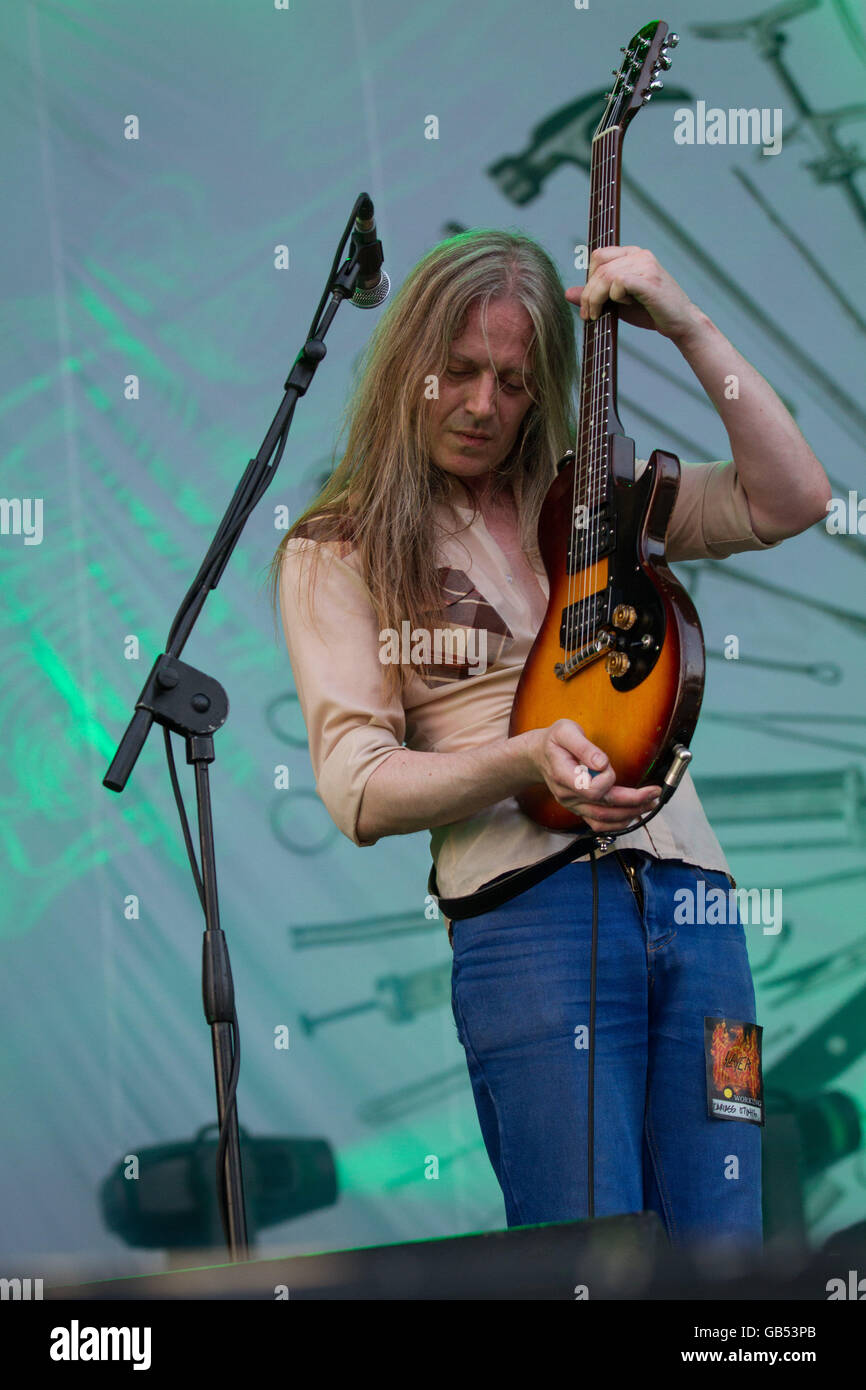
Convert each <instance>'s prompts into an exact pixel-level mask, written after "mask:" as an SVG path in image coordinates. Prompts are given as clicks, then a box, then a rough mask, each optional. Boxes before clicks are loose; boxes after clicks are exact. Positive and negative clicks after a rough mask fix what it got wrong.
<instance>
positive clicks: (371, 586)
mask: <svg viewBox="0 0 866 1390" xmlns="http://www.w3.org/2000/svg"><path fill="white" fill-rule="evenodd" d="M609 299H610V300H612V301H613V302H614V303H615V304H616V305H617V309H618V313H619V317H620V318H622V319H624V320H625V321H626V322H628V323H631V324H633V325H635V326H638V327H641V328H644V329H646V330H648V331H654V332H656V333H659V334H661V335H662V336H663V337H666V338H668V339H670V341H671V342H673V343H674V344H675V345H676V347H677V348H678V349H679V351H680V352H681V353H682V355H683V357H684V358H685V360H686V362H687V363H688V364H689V366H690V367H691V369H692V371H693V372H694V373H695V375H696V377H697V378H698V380H699V382H700V383H701V385H702V386H703V388H704V390H705V391H706V393H707V395H708V397H709V398H710V400H711V401H712V403H713V404H714V406H715V407H716V409H717V410H718V412H719V414H720V416H721V418H722V421H723V423H724V425H725V428H726V430H727V433H728V437H729V441H730V446H731V458H730V459H729V460H722V461H719V462H713V463H703V464H691V465H689V464H687V465H684V467H683V471H682V478H681V483H680V488H679V492H678V495H677V500H676V503H675V506H674V509H673V512H672V515H671V519H670V524H669V527H668V533H667V543H666V554H667V559H668V560H672V561H677V560H688V559H696V558H701V557H713V558H724V557H725V556H727V555H730V554H733V553H735V552H738V551H743V550H763V549H769V548H771V547H773V546H775V545H778V544H779V543H780V541H781V540H782V539H784V538H786V537H789V536H793V535H796V534H798V533H799V532H801V531H803V530H805V529H806V528H807V527H808V526H810V525H812V524H814V523H815V522H816V521H817V520H819V519H820V518H821V517H823V516H824V515H825V511H826V503H827V501H828V499H829V497H830V486H829V482H828V480H827V477H826V474H825V473H824V470H823V469H822V467H821V465H820V463H819V462H818V460H817V459H816V457H815V455H814V454H813V453H812V451H811V449H810V448H809V446H808V445H807V443H806V441H805V440H804V439H803V437H802V435H801V434H800V432H799V430H798V429H797V426H796V425H795V423H794V421H793V420H792V418H791V416H790V414H789V413H788V411H787V410H786V409H785V407H784V406H783V404H782V402H781V401H780V400H779V398H778V397H777V396H776V394H775V393H774V392H773V390H772V389H771V388H770V386H769V385H768V383H767V382H766V381H765V380H764V379H763V377H761V376H760V374H759V373H758V372H757V371H756V370H755V369H754V368H753V367H751V366H750V365H749V364H748V363H747V362H746V361H745V360H744V359H743V358H742V357H741V356H740V354H739V353H738V352H737V351H736V350H735V348H734V347H733V346H732V345H731V344H730V343H729V342H728V341H727V340H726V339H725V338H724V336H723V335H722V334H721V333H720V331H719V330H718V328H716V327H715V325H714V324H713V323H712V322H711V321H710V319H709V318H708V317H707V316H706V315H705V314H704V313H703V312H702V311H701V310H700V309H698V308H697V306H696V305H694V304H693V303H692V302H691V301H690V300H689V298H688V296H687V295H686V294H685V293H684V291H683V290H682V289H681V287H680V286H679V285H678V284H677V283H676V281H674V280H673V279H672V277H671V276H670V275H668V274H667V272H666V271H665V270H664V269H663V268H662V267H661V266H660V265H659V264H658V262H657V261H656V260H655V258H654V257H653V256H652V254H651V253H650V252H648V251H646V250H642V249H641V248H638V247H618V246H617V247H607V248H605V249H603V250H600V251H597V252H595V253H594V254H593V256H592V258H591V261H590V266H589V273H588V276H587V281H586V284H585V285H584V286H582V287H575V288H572V289H568V290H565V289H564V287H563V283H562V281H561V279H560V277H559V275H558V273H557V270H556V268H555V266H554V264H553V262H552V261H551V259H550V257H549V256H548V255H547V254H546V253H545V251H544V250H543V249H542V248H541V247H540V246H539V245H538V244H537V243H535V242H534V241H532V240H531V239H530V238H529V237H526V236H523V235H519V234H515V233H510V232H505V231H491V230H476V231H471V232H467V233H464V234H462V235H460V236H456V237H452V238H450V239H449V240H447V241H445V242H442V243H440V244H439V245H437V246H435V247H434V248H433V249H432V250H431V251H430V252H429V253H428V254H427V255H426V256H425V257H424V258H423V259H422V260H421V261H420V262H419V263H418V265H417V266H416V267H415V268H414V269H413V270H412V272H411V273H410V274H409V276H408V277H407V279H406V281H405V283H404V284H403V286H402V289H401V290H400V292H399V294H398V295H397V296H396V298H395V299H394V301H393V302H392V304H391V305H390V307H389V308H388V309H387V310H386V312H385V313H384V314H383V316H382V318H381V319H380V321H379V323H378V325H377V328H376V330H375V332H374V334H373V335H372V339H371V342H370V344H369V347H368V350H367V354H366V359H365V363H364V368H363V372H362V374H361V376H360V379H359V382H358V385H357V387H356V389H355V392H354V395H353V397H352V400H351V402H350V406H349V413H348V420H349V430H348V437H347V442H346V448H345V451H344V453H343V456H342V460H341V462H340V463H339V465H338V467H337V468H336V469H335V471H334V472H333V474H332V475H331V477H330V478H329V480H328V482H327V484H326V485H325V487H324V488H323V490H322V491H321V492H320V494H319V495H318V496H317V497H316V498H315V500H314V502H313V503H312V504H311V505H310V506H309V507H308V508H307V509H306V510H305V512H304V513H303V515H302V516H301V517H300V518H299V519H298V520H297V521H296V522H295V523H294V525H293V526H292V527H291V529H290V531H289V532H288V534H287V536H286V537H285V538H284V540H283V542H282V543H281V545H280V547H279V549H278V551H277V554H276V555H275V557H274V564H273V567H272V578H273V585H274V590H273V592H274V597H275V598H276V596H277V594H279V597H280V602H281V608H282V617H283V626H284V631H285V636H286V642H287V645H288V649H289V655H290V659H291V664H292V669H293V672H294V676H295V684H296V688H297V693H298V699H299V701H300V705H301V709H302V712H303V715H304V719H305V722H306V727H307V733H308V737H309V744H310V754H311V759H312V763H313V769H314V772H315V776H316V786H317V790H318V793H319V795H320V797H321V799H322V801H323V802H324V804H325V806H326V807H327V809H328V811H329V813H330V815H331V817H332V818H333V820H334V821H335V823H336V824H337V825H338V826H339V828H340V829H341V830H342V831H343V833H344V834H345V835H347V836H348V838H349V839H351V840H352V841H353V843H354V844H356V845H365V846H366V845H373V844H375V843H376V842H377V841H378V840H379V839H381V838H382V837H383V836H386V835H406V834H411V833H413V832H415V831H417V830H421V829H428V830H429V831H430V832H431V852H432V855H433V860H434V863H435V866H436V880H437V884H438V887H439V891H440V893H441V895H442V897H443V900H444V899H448V898H452V897H460V896H464V895H466V894H471V893H473V892H475V891H476V890H477V889H478V888H480V887H481V886H482V885H484V884H487V883H489V882H490V881H491V880H492V879H495V878H498V877H499V876H500V875H502V874H503V873H505V872H506V871H508V870H511V869H516V868H519V867H522V866H524V865H530V864H534V863H537V862H538V861H539V860H541V859H543V858H545V857H546V856H547V855H550V854H551V853H552V852H553V851H554V850H556V849H558V848H560V846H561V845H562V838H561V836H558V835H557V834H556V833H554V832H552V831H548V830H546V829H545V828H544V827H542V826H540V825H537V824H536V823H535V822H534V821H532V820H530V819H529V817H527V816H526V815H524V814H523V812H522V811H521V809H520V807H519V806H518V803H517V801H516V797H517V795H518V794H519V793H520V792H521V791H522V790H523V789H524V788H526V787H528V786H532V785H536V784H539V783H546V785H547V787H548V789H549V790H550V792H551V793H552V794H553V796H554V797H555V798H556V799H557V800H558V801H559V802H561V804H562V805H563V806H565V807H567V808H568V810H570V811H572V812H574V813H575V814H577V815H580V816H581V817H583V819H584V820H585V821H586V823H587V824H588V825H589V826H590V827H591V829H592V830H594V831H597V832H599V833H600V834H605V833H606V834H608V835H611V834H612V833H613V832H621V831H623V830H625V829H626V827H628V826H630V825H631V824H632V823H633V822H634V821H635V820H637V819H638V818H639V817H640V816H641V815H643V814H644V813H645V812H647V811H648V810H650V809H651V808H653V807H654V806H655V805H656V804H657V798H658V795H659V792H660V788H659V787H658V786H654V787H653V786H650V787H646V788H641V789H636V788H630V787H622V786H618V785H617V784H616V779H615V776H614V772H613V769H612V768H611V766H610V764H609V761H608V758H607V756H606V754H605V751H604V747H603V746H601V747H598V746H596V745H595V744H592V743H590V742H589V740H588V739H587V738H586V737H585V736H584V734H583V732H582V730H581V729H580V727H579V726H578V724H576V723H574V722H573V721H571V720H558V721H557V722H556V723H555V724H554V725H553V726H552V727H550V728H546V729H545V728H540V729H535V730H531V731H529V732H526V733H523V734H519V735H517V736H514V737H509V735H508V724H509V715H510V712H511V706H512V702H513V698H514V692H515V689H516V686H517V682H518V679H519V677H520V672H521V668H522V666H523V664H524V662H525V660H526V657H527V655H528V653H529V650H530V648H531V646H532V643H533V641H534V638H535V635H536V634H537V632H538V630H539V628H540V627H541V624H542V622H543V619H544V615H545V612H546V607H547V600H548V595H549V585H548V582H547V576H546V571H545V568H544V565H543V563H542V561H541V558H540V555H539V552H538V546H537V535H536V530H537V524H538V517H539V512H540V509H541V505H542V502H543V500H544V497H545V495H546V493H547V490H548V488H549V487H550V484H551V483H552V481H553V480H554V478H555V476H556V464H557V460H558V459H559V458H561V456H562V455H563V453H564V452H565V451H566V449H568V448H569V447H573V446H574V439H575V419H574V407H573V400H574V390H575V384H576V354H575V338H574V319H573V311H572V309H571V308H570V307H569V304H572V305H576V306H578V307H579V310H580V315H581V317H582V318H583V319H585V320H591V319H595V318H597V317H598V314H599V312H600V311H601V309H602V307H603V306H604V305H605V303H606V302H607V301H608V300H609ZM732 376H733V377H736V378H737V380H738V392H737V393H736V398H735V399H729V398H728V397H729V396H732V395H733V394H734V393H731V392H730V391H727V392H726V389H725V388H726V383H727V382H730V380H731V378H732ZM602 743H603V740H602ZM588 772H591V774H592V775H591V776H590V775H588ZM591 867H592V866H591V865H590V864H589V863H588V861H587V857H586V856H584V857H583V858H581V859H578V860H575V861H573V862H572V863H570V864H567V865H565V866H564V867H562V868H560V869H559V870H557V871H556V872H555V873H552V874H550V875H549V876H548V877H547V878H545V879H543V881H541V882H540V883H538V884H536V885H535V886H534V887H532V888H529V889H528V890H526V891H525V892H522V893H519V894H518V895H517V896H514V897H512V898H511V899H510V900H509V901H507V902H504V903H503V904H502V905H501V906H500V907H498V908H497V909H495V910H494V911H492V912H486V913H483V914H481V915H477V916H473V917H468V918H461V919H459V920H457V921H455V922H454V923H449V924H448V931H449V939H450V940H451V943H452V949H453V973H452V1008H453V1012H454V1020H455V1024H456V1027H457V1033H458V1037H459V1039H460V1041H461V1043H462V1045H463V1047H464V1049H465V1052H466V1058H467V1065H468V1069H469V1076H470V1081H471V1084H472V1088H473V1093H474V1096H475V1103H476V1108H477V1111H478V1117H479V1123H480V1127H481V1132H482V1136H483V1139H484V1143H485V1146H486V1149H487V1153H488V1155H489V1158H490V1161H491V1163H492V1165H493V1169H494V1171H495V1173H496V1176H497V1178H498V1180H499V1183H500V1186H501V1188H502V1192H503V1196H504V1200H505V1210H506V1218H507V1221H508V1224H509V1226H513V1225H522V1224H532V1223H539V1222H550V1221H566V1220H574V1219H578V1218H580V1217H583V1216H586V1215H587V1210H588V1201H587V1104H586V1099H587V1082H588V1053H587V1048H586V1046H585V1036H586V1025H587V1023H588V1013H589V983H590V969H589V959H590V932H591V925H592V887H591V878H590V871H591ZM596 868H597V872H598V881H599V898H600V902H601V905H602V907H601V927H600V934H599V948H598V981H597V1022H596V1041H595V1065H594V1072H595V1095H596V1102H595V1126H594V1128H595V1133H594V1153H595V1186H594V1192H595V1214H596V1215H597V1216H604V1215H610V1214H614V1213H619V1212H634V1211H642V1210H645V1209H654V1210H656V1211H657V1212H658V1213H659V1214H660V1216H661V1218H662V1220H663V1221H664V1223H665V1226H666V1229H667V1231H668V1233H669V1235H670V1237H671V1239H672V1240H673V1241H674V1242H680V1241H690V1240H695V1239H720V1240H734V1241H737V1242H740V1243H744V1244H759V1243H760V1239H761V1194H760V1126H759V1125H756V1124H753V1123H750V1122H748V1121H747V1120H745V1119H742V1118H740V1119H735V1120H733V1122H727V1121H724V1120H722V1119H719V1118H717V1117H716V1116H715V1115H712V1114H711V1113H710V1112H709V1110H708V1098H707V1079H706V1078H707V1066H708V1065H709V1063H708V1057H709V1050H708V1049H709V1043H708V1042H707V1041H706V1037H705V1032H706V1027H705V1025H706V1023H707V1021H708V1020H709V1021H716V1022H717V1023H719V1024H720V1025H723V1026H724V1028H725V1029H728V1030H730V1031H728V1032H725V1034H724V1036H725V1038H728V1039H731V1038H733V1039H736V1038H742V1037H743V1036H747V1037H749V1038H750V1039H751V1040H752V1042H754V1038H755V1036H756V1033H755V1024H756V1017H755V997H754V988H753V983H752V978H751V973H750V969H749V962H748V955H747V951H746V942H745V933H744V930H743V925H742V923H741V922H740V920H739V917H738V914H737V913H736V911H734V912H732V913H731V914H729V916H728V920H725V921H723V922H721V923H716V922H714V923H713V924H708V923H705V922H700V921H695V922H694V923H692V924H689V925H686V926H677V925H676V918H675V912H674V908H675V903H676V902H678V901H681V898H678V897H677V895H678V894H680V895H681V894H682V893H683V891H687V892H690V893H692V894H695V895H697V896H699V895H700V893H701V892H702V893H704V894H706V892H707V890H708V889H710V888H716V889H719V888H721V889H722V890H723V891H724V893H725V895H726V897H730V896H731V895H729V894H728V889H729V886H730V885H731V884H732V883H733V879H732V878H731V875H730V870H729V867H728V864H727V861H726V859H725V857H724V854H723V853H722V849H721V846H720V845H719V842H718V840H717V839H716V837H715V835H714V834H713V831H712V830H711V828H710V826H709V824H708V822H707V819H706V817H705V815H704V812H703V809H702V807H701V805H700V802H699V800H698V797H697V793H696V791H695V787H694V784H693V782H692V780H691V778H690V777H689V775H688V773H686V775H685V777H684V779H683V781H682V783H681V784H680V786H679V787H678V789H677V792H676V794H675V796H674V797H673V799H672V800H671V801H670V803H669V804H668V805H665V806H663V807H662V809H661V810H659V811H658V813H657V814H656V815H655V816H654V818H653V819H652V821H651V822H650V823H649V824H648V825H647V826H646V827H645V828H640V829H637V830H632V831H629V832H627V833H625V834H619V835H618V837H617V839H616V841H615V843H614V844H613V845H612V846H611V848H610V850H609V852H601V853H600V854H599V856H598V858H597V863H596ZM738 1029H739V1030H740V1031H739V1032H737V1030H738Z"/></svg>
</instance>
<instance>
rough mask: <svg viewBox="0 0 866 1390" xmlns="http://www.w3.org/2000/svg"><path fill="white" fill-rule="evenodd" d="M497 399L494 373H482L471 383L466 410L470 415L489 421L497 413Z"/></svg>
mask: <svg viewBox="0 0 866 1390" xmlns="http://www.w3.org/2000/svg"><path fill="white" fill-rule="evenodd" d="M496 397H497V390H496V378H495V377H494V375H493V373H492V372H481V373H480V374H479V375H478V376H475V377H473V378H472V381H471V382H470V385H469V393H468V395H467V397H466V409H467V410H468V411H469V413H470V415H475V416H477V417H478V418H479V419H482V420H484V419H487V418H488V417H489V416H491V415H493V414H495V412H496Z"/></svg>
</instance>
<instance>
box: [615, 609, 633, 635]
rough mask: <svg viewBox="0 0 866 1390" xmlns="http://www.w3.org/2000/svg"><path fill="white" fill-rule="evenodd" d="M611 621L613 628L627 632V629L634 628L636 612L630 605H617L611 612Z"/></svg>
mask: <svg viewBox="0 0 866 1390" xmlns="http://www.w3.org/2000/svg"><path fill="white" fill-rule="evenodd" d="M611 621H612V623H613V625H614V627H618V628H621V629H622V630H623V631H624V632H628V630H629V628H630V627H634V625H635V623H636V622H637V610H636V609H634V608H632V606H631V604H630V603H618V604H617V606H616V608H615V609H614V610H613V615H612V617H611Z"/></svg>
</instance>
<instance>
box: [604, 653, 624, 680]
mask: <svg viewBox="0 0 866 1390" xmlns="http://www.w3.org/2000/svg"><path fill="white" fill-rule="evenodd" d="M604 664H605V667H606V669H607V674H608V675H609V676H624V675H625V673H626V671H627V670H628V668H629V666H630V665H631V662H630V661H629V659H628V657H627V656H626V654H625V652H610V653H609V654H608V655H607V656H606V657H605V662H604Z"/></svg>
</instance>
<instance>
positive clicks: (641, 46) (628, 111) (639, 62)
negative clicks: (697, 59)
mask: <svg viewBox="0 0 866 1390" xmlns="http://www.w3.org/2000/svg"><path fill="white" fill-rule="evenodd" d="M679 41H680V40H679V35H678V34H671V33H669V32H668V26H667V25H666V24H665V22H664V20H661V19H654V20H652V21H651V22H650V23H649V24H645V25H644V27H643V28H642V29H639V30H638V32H637V33H636V34H635V35H634V37H633V38H632V40H631V42H630V43H629V45H628V47H627V48H623V49H620V52H621V53H623V54H624V57H623V60H622V63H621V64H620V66H619V69H618V70H617V69H616V68H614V69H613V75H614V77H615V79H616V80H615V82H614V84H613V89H612V90H611V91H610V92H608V94H607V106H606V107H605V111H604V115H603V116H602V118H601V120H600V121H599V124H598V129H597V130H596V132H595V133H596V135H602V134H604V132H605V131H606V130H611V129H612V128H613V127H614V126H619V127H620V128H621V129H622V130H625V128H626V126H627V125H628V123H629V121H631V120H633V119H634V117H635V116H636V115H637V113H638V111H640V109H641V107H642V106H646V104H647V102H648V101H651V100H652V96H653V93H654V92H657V91H659V90H660V88H662V87H663V86H664V83H663V82H662V81H661V79H660V77H659V73H660V72H662V71H664V72H666V71H667V69H668V68H669V67H670V65H671V63H672V61H673V59H672V58H671V56H670V52H669V50H670V49H671V48H676V46H677V44H678V43H679Z"/></svg>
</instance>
